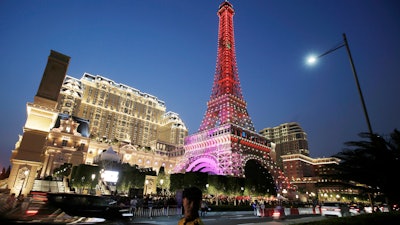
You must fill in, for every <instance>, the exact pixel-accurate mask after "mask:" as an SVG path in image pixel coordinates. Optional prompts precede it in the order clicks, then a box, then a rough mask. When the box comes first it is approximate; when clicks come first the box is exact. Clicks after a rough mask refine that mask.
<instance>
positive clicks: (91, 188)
mask: <svg viewBox="0 0 400 225" xmlns="http://www.w3.org/2000/svg"><path fill="white" fill-rule="evenodd" d="M95 178H96V174H94V173H93V174H92V183H90V194H92V191H93V181H94V179H95Z"/></svg>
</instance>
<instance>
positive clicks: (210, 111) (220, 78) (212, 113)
mask: <svg viewBox="0 0 400 225" xmlns="http://www.w3.org/2000/svg"><path fill="white" fill-rule="evenodd" d="M234 14H235V10H234V9H233V6H232V4H231V3H229V2H228V1H224V2H222V3H221V4H220V6H219V8H218V12H217V15H218V17H219V26H218V47H217V62H216V68H215V75H214V82H213V87H212V91H211V96H210V100H209V101H208V102H207V110H206V112H205V115H204V118H203V120H202V122H201V125H200V128H199V130H198V132H197V133H195V134H192V135H189V136H187V137H186V138H185V145H184V148H185V155H184V157H183V158H182V160H181V161H180V162H179V163H178V165H177V167H176V168H175V172H191V171H198V172H204V173H208V174H216V175H226V176H235V177H245V171H244V169H245V165H246V163H247V162H248V161H249V160H255V161H257V162H258V163H259V164H261V165H262V166H263V167H265V168H267V169H268V171H269V173H270V175H271V176H272V177H273V178H274V181H275V186H276V189H277V191H279V190H281V189H287V188H290V187H289V186H290V184H289V182H288V179H287V178H286V177H285V176H284V174H283V172H282V171H281V169H280V168H279V167H278V166H277V165H276V163H275V162H274V161H273V160H272V159H271V157H270V151H271V145H270V144H271V143H270V142H269V141H268V140H267V139H266V138H265V137H263V136H261V135H260V134H258V133H257V132H256V131H255V129H254V126H253V122H252V120H251V118H250V116H249V114H248V111H247V103H246V101H245V100H244V98H243V95H242V90H241V87H240V81H239V73H238V68H237V63H236V52H235V38H234V24H233V16H234Z"/></svg>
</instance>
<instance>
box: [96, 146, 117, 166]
mask: <svg viewBox="0 0 400 225" xmlns="http://www.w3.org/2000/svg"><path fill="white" fill-rule="evenodd" d="M98 161H111V162H120V161H121V158H120V157H119V155H118V153H117V152H115V151H114V150H113V149H112V147H111V146H110V147H109V148H108V149H107V150H103V152H102V153H100V155H99V158H98Z"/></svg>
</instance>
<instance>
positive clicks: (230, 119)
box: [199, 0, 254, 131]
mask: <svg viewBox="0 0 400 225" xmlns="http://www.w3.org/2000/svg"><path fill="white" fill-rule="evenodd" d="M234 14H235V10H234V9H233V6H232V4H231V3H229V2H228V1H227V0H225V1H224V2H223V3H221V4H220V6H219V10H218V12H217V15H218V17H219V29H218V49H217V63H216V68H215V75H214V84H213V87H212V91H211V96H210V100H209V101H208V103H207V111H206V114H205V115H204V118H203V121H202V123H201V125H200V128H199V131H203V130H207V129H210V128H214V127H217V126H219V125H223V124H227V123H233V124H236V125H238V126H241V127H243V128H245V129H248V130H251V131H254V126H253V123H252V121H251V119H250V117H249V115H248V112H247V104H246V102H245V101H244V99H243V95H242V89H241V87H240V81H239V73H238V69H237V63H236V51H235V37H234V26H233V16H234Z"/></svg>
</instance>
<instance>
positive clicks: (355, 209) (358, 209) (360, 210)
mask: <svg viewBox="0 0 400 225" xmlns="http://www.w3.org/2000/svg"><path fill="white" fill-rule="evenodd" d="M349 211H350V215H352V216H356V215H360V214H364V213H366V210H365V209H364V206H363V205H359V204H351V205H350V206H349Z"/></svg>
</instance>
